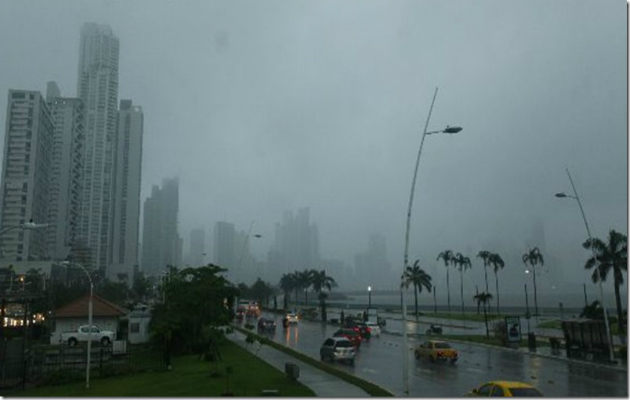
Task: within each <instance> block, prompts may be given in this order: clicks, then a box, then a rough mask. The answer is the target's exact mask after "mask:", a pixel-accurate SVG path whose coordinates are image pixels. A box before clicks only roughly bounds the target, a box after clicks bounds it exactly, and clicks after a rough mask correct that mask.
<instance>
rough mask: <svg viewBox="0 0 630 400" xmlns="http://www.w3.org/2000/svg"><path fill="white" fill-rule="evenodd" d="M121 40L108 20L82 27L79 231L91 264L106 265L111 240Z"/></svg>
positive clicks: (102, 266) (79, 76)
mask: <svg viewBox="0 0 630 400" xmlns="http://www.w3.org/2000/svg"><path fill="white" fill-rule="evenodd" d="M118 54H119V42H118V38H117V37H115V36H114V34H113V33H112V30H111V28H110V27H109V26H106V25H97V24H95V23H86V24H84V25H83V27H82V28H81V40H80V48H79V71H78V80H77V97H79V98H80V99H81V100H82V101H83V104H84V107H85V110H84V114H85V137H86V139H85V151H86V158H85V168H84V173H83V182H82V185H81V186H82V188H83V189H82V196H81V198H82V203H83V204H82V215H81V222H80V226H79V235H80V237H81V239H83V240H85V242H86V244H87V246H88V247H89V248H90V252H91V255H92V257H91V258H92V267H97V268H100V269H105V268H106V266H107V261H108V260H107V258H108V254H109V251H108V245H109V241H110V232H109V230H110V223H111V211H112V209H113V207H112V204H111V203H112V199H113V184H114V176H113V175H114V174H113V173H114V168H113V167H114V156H115V147H116V146H115V143H116V122H117V110H116V105H117V102H118Z"/></svg>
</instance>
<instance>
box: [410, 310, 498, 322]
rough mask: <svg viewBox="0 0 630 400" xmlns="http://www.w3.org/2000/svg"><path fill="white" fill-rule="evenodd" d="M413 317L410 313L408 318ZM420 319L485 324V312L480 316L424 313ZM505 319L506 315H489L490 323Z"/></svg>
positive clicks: (472, 313) (457, 313) (455, 313)
mask: <svg viewBox="0 0 630 400" xmlns="http://www.w3.org/2000/svg"><path fill="white" fill-rule="evenodd" d="M410 316H411V317H410ZM412 317H413V312H412V313H410V314H409V315H408V316H407V318H412ZM420 317H427V318H441V319H452V320H460V321H477V322H484V321H485V319H484V317H483V312H482V313H481V314H479V315H477V313H474V312H470V313H464V314H462V313H461V312H452V313H447V312H438V313H432V312H422V313H420ZM503 317H504V315H496V314H488V321H492V320H495V319H501V318H503Z"/></svg>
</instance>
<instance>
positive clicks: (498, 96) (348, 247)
mask: <svg viewBox="0 0 630 400" xmlns="http://www.w3.org/2000/svg"><path fill="white" fill-rule="evenodd" d="M84 22H97V23H101V24H107V25H109V26H111V28H112V30H113V32H114V34H115V35H116V36H117V37H118V38H119V39H120V66H119V92H118V93H119V95H118V97H119V99H133V103H134V104H137V105H140V106H142V108H143V111H144V139H143V141H144V143H143V146H144V147H143V165H142V170H143V171H142V196H141V202H144V199H145V198H146V197H147V196H149V195H150V192H151V186H152V185H157V184H160V183H161V182H162V179H163V178H167V177H176V176H177V177H179V179H180V184H179V185H180V186H179V188H180V189H179V190H180V199H179V232H180V235H181V236H182V237H183V238H184V241H185V242H188V241H189V238H190V230H191V229H195V228H204V229H205V230H206V232H207V235H211V233H212V228H213V226H214V223H215V222H216V221H228V222H232V223H234V224H235V225H236V228H237V230H243V231H247V230H248V228H249V226H250V224H251V221H255V225H254V228H253V231H252V233H254V232H255V233H257V234H260V235H262V237H261V238H260V239H259V240H255V241H251V243H250V247H251V252H252V254H253V255H254V256H255V257H256V258H258V259H260V260H265V258H266V255H267V251H268V250H269V247H270V246H271V245H272V243H273V241H274V225H275V224H276V223H278V222H280V221H282V215H283V211H284V210H294V211H295V210H297V209H299V208H302V207H309V208H310V220H311V222H312V223H315V224H316V225H317V227H318V230H319V252H320V255H321V257H322V258H325V259H337V260H341V261H343V262H344V263H345V264H346V266H347V267H348V268H353V263H354V257H355V255H356V254H358V253H361V252H365V251H366V249H367V245H368V235H369V234H371V233H379V234H381V235H383V236H384V237H385V239H386V244H387V259H388V261H389V263H390V264H391V266H392V269H393V271H394V273H393V275H392V281H391V282H384V283H383V286H384V288H386V289H392V288H396V284H395V282H397V279H398V278H399V276H400V271H402V264H403V248H404V239H405V238H404V235H405V218H406V212H407V205H408V201H409V191H410V187H411V180H412V176H413V168H414V162H415V158H416V155H417V152H418V146H419V144H420V140H421V137H422V131H423V128H424V124H425V121H426V118H427V114H428V112H429V107H430V105H431V100H432V97H433V94H434V90H435V88H436V87H438V88H439V89H438V93H437V98H436V101H435V105H434V109H433V113H432V115H431V120H430V123H429V128H428V129H429V130H441V129H444V128H445V127H446V126H447V125H455V126H461V127H463V130H462V131H461V132H460V133H458V134H456V135H431V136H427V137H426V141H425V143H424V149H423V153H422V159H421V161H420V167H419V172H418V177H417V185H416V193H415V195H416V196H415V200H414V207H413V214H412V223H411V239H410V258H411V260H415V259H419V260H420V263H421V265H422V266H423V268H424V269H425V270H426V271H427V272H428V273H430V274H431V275H433V276H434V281H435V282H437V283H438V285H442V282H443V280H444V276H445V269H444V267H443V264H441V263H438V262H437V261H436V257H437V255H438V253H439V252H441V251H443V250H445V249H451V250H453V251H454V252H462V253H464V254H465V255H467V256H469V257H470V258H471V260H472V262H473V269H472V271H467V272H466V277H467V278H466V279H467V280H466V284H467V285H469V286H470V285H471V284H479V285H481V283H482V282H483V272H482V270H483V265H482V262H481V260H480V259H478V258H476V257H475V255H476V254H477V252H478V251H479V250H492V251H496V252H499V253H500V254H501V255H502V256H503V259H504V260H505V262H506V266H505V269H504V271H502V272H501V275H500V279H501V284H502V285H503V286H504V287H505V288H506V289H505V290H506V291H510V290H522V285H523V282H524V281H526V278H527V282H529V281H530V278H529V277H528V276H526V275H525V274H524V272H523V271H524V265H523V263H522V261H521V256H522V254H523V253H524V252H525V251H526V250H528V249H529V248H531V247H533V246H538V247H540V248H541V251H542V252H543V255H544V257H545V267H544V268H543V269H541V271H542V275H541V277H540V282H539V283H540V284H541V285H542V286H541V289H539V290H540V291H539V295H540V296H543V298H544V295H545V293H549V290H550V289H549V288H548V287H547V286H549V287H550V286H551V285H552V284H553V285H557V286H558V287H561V288H566V290H571V291H581V289H582V284H583V283H587V286H588V290H589V291H591V292H592V295H593V296H594V295H595V286H594V285H592V284H591V283H590V272H588V271H585V270H584V262H585V261H586V259H587V257H588V252H587V251H586V250H584V249H583V248H582V246H581V244H582V243H583V242H584V240H585V239H586V237H587V236H586V230H585V228H584V222H583V220H582V217H581V214H580V210H579V207H578V204H577V203H576V202H575V201H573V200H571V199H558V198H556V197H554V194H555V193H557V192H565V193H567V194H572V189H571V184H570V182H569V179H568V177H567V173H566V171H565V169H566V168H569V171H570V172H571V175H572V177H573V180H574V183H575V185H576V188H577V190H578V194H579V195H580V198H581V200H582V203H583V206H584V211H585V213H586V216H587V218H588V222H589V225H590V228H591V231H592V233H593V235H594V236H597V237H600V238H602V239H605V238H606V237H607V235H608V231H609V230H610V229H615V230H617V231H619V232H622V233H624V234H626V235H627V225H628V169H627V155H628V130H627V111H628V102H627V91H628V81H627V4H626V2H622V1H594V0H589V1H583V0H570V1H568V0H555V1H524V2H515V1H511V2H505V1H500V0H479V1H474V2H471V1H453V0H449V1H437V0H435V1H433V0H431V1H402V0H401V1H395V2H392V1H351V0H349V1H343V2H339V1H300V2H296V1H241V0H234V1H190V0H186V1H181V2H179V1H178V2H174V1H162V0H151V1H138V0H134V1H64V0H56V1H44V0H37V1H28V2H18V1H6V0H0V122H1V123H2V126H3V127H4V124H5V123H6V108H7V92H8V90H9V89H30V90H39V91H41V92H42V93H43V92H45V89H46V82H47V81H50V80H54V81H57V83H58V84H59V87H60V89H61V91H62V94H64V95H67V96H75V95H76V84H77V82H76V77H77V63H78V61H77V60H78V48H79V37H80V36H79V34H80V28H81V25H82V24H83V23H84ZM3 132H4V131H3ZM3 135H4V133H3ZM2 143H4V141H3V142H2ZM2 145H3V144H2ZM186 249H187V244H186V243H185V246H184V253H185V254H186V252H187V250H186ZM269 268H272V267H271V266H269ZM554 271H555V272H554ZM355 272H359V273H360V271H355ZM330 274H331V275H332V276H333V277H334V276H335V273H334V272H331V273H330ZM263 278H264V277H263ZM273 283H276V282H275V281H274V282H273ZM491 284H492V285H494V275H492V281H491ZM451 285H452V288H451V290H452V291H453V293H455V289H454V288H456V290H457V296H459V294H458V293H459V292H458V291H459V276H458V274H455V275H451ZM453 285H455V286H453ZM612 287H613V286H612V283H611V282H607V283H606V286H605V288H606V289H605V290H607V291H608V293H610V294H611V293H612ZM355 288H358V287H353V286H352V285H347V287H344V288H342V289H355ZM440 290H441V291H442V292H441V293H443V292H444V289H440ZM466 290H467V291H470V290H471V287H467V288H466ZM624 290H626V287H625V285H624ZM591 292H589V293H591ZM423 296H426V295H425V294H423ZM593 299H594V297H593ZM471 302H472V300H471ZM611 304H612V303H609V305H611Z"/></svg>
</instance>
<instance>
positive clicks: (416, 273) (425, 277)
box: [403, 260, 431, 319]
mask: <svg viewBox="0 0 630 400" xmlns="http://www.w3.org/2000/svg"><path fill="white" fill-rule="evenodd" d="M403 281H404V282H405V287H409V285H410V284H412V285H413V295H414V300H415V306H416V319H418V291H419V292H420V293H422V287H425V288H426V289H427V290H428V291H429V292H430V291H431V275H429V274H427V273H426V272H425V271H424V270H423V269H421V268H420V260H416V261H415V262H414V263H413V267H407V268H406V269H405V272H404V274H403Z"/></svg>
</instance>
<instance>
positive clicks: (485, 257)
mask: <svg viewBox="0 0 630 400" xmlns="http://www.w3.org/2000/svg"><path fill="white" fill-rule="evenodd" d="M490 254H492V253H490V252H489V251H488V250H481V251H480V252H479V253H477V258H481V259H482V260H483V274H484V277H485V279H486V293H490V289H488V257H490Z"/></svg>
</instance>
